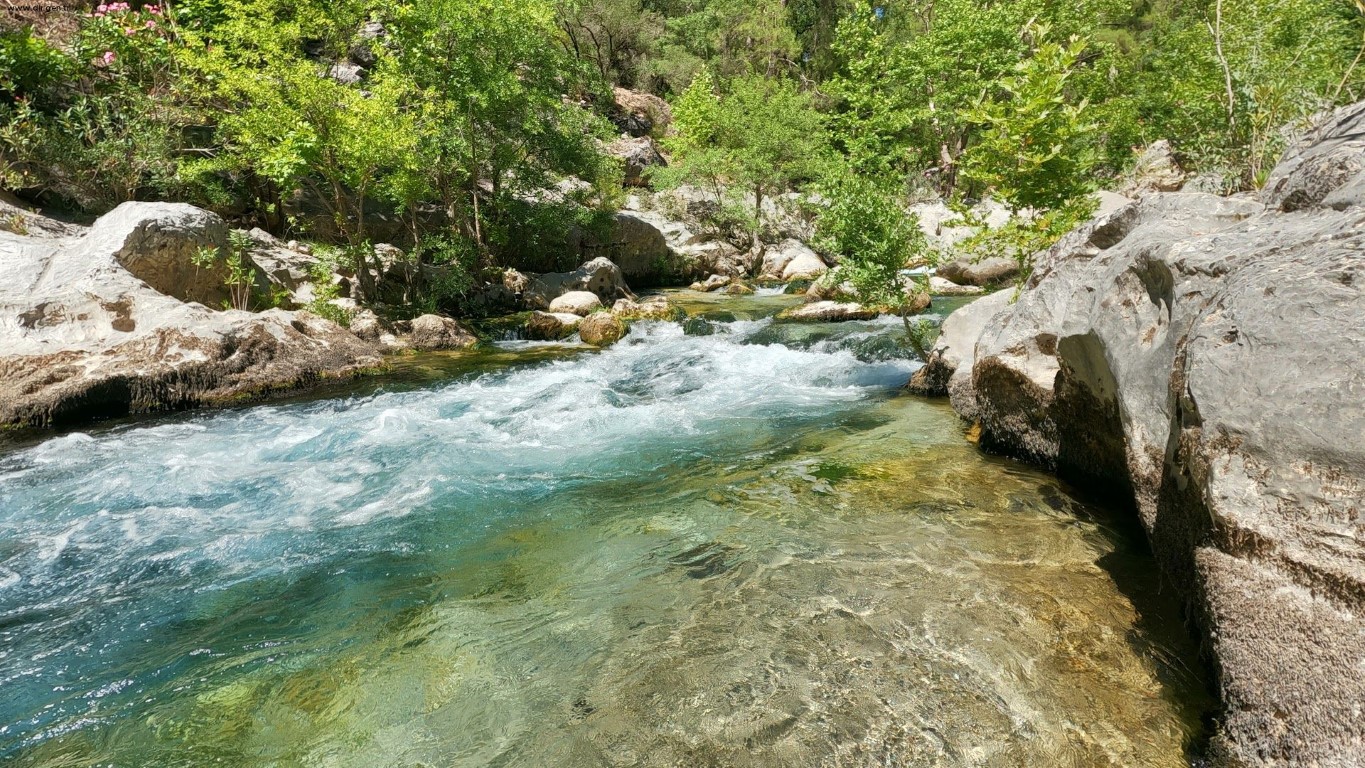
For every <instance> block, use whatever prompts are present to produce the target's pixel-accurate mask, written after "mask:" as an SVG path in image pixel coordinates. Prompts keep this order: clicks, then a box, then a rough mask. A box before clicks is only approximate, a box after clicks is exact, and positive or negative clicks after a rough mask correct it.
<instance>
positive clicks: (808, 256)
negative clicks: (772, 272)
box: [782, 241, 829, 280]
mask: <svg viewBox="0 0 1365 768" xmlns="http://www.w3.org/2000/svg"><path fill="white" fill-rule="evenodd" d="M790 242H795V241H790ZM796 245H797V246H800V247H799V248H798V247H792V248H790V249H789V251H788V252H789V253H791V254H792V257H791V258H790V259H788V260H787V264H786V266H785V267H783V268H782V279H783V280H814V279H816V278H819V277H820V276H821V275H823V274H825V273H826V272H828V271H829V266H828V265H827V264H825V261H824V259H821V258H820V256H819V254H817V253H816V252H815V251H812V250H811V249H810V248H807V247H806V246H805V245H804V244H801V243H796Z"/></svg>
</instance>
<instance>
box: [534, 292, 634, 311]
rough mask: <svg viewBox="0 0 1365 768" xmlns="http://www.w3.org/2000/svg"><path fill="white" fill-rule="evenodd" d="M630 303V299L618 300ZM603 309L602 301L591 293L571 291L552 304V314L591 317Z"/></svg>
mask: <svg viewBox="0 0 1365 768" xmlns="http://www.w3.org/2000/svg"><path fill="white" fill-rule="evenodd" d="M618 301H628V299H618ZM601 308H602V300H601V299H599V298H598V297H597V294H595V293H592V292H590V291H569V292H568V293H566V294H564V295H563V296H559V297H557V298H556V299H555V300H554V301H552V302H550V311H551V312H567V313H569V314H571V315H579V316H586V315H591V314H592V313H594V312H596V311H597V310H599V309H601Z"/></svg>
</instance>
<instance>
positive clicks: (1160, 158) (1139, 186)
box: [1119, 139, 1189, 197]
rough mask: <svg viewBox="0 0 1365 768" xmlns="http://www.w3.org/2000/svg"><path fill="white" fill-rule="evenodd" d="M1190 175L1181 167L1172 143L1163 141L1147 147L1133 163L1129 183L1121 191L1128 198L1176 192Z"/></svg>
mask: <svg viewBox="0 0 1365 768" xmlns="http://www.w3.org/2000/svg"><path fill="white" fill-rule="evenodd" d="M1187 178H1189V174H1187V173H1186V172H1185V170H1184V169H1183V168H1181V167H1180V161H1179V160H1177V159H1176V157H1175V150H1173V149H1172V148H1171V142H1169V141H1167V140H1165V139H1161V140H1159V141H1154V142H1152V143H1151V144H1149V145H1147V148H1146V149H1144V150H1142V153H1141V154H1139V155H1138V157H1137V160H1136V161H1135V162H1134V163H1133V169H1132V170H1131V171H1130V172H1129V174H1128V183H1126V184H1124V185H1123V187H1122V188H1121V189H1120V190H1119V192H1120V193H1121V194H1123V195H1124V196H1126V197H1141V196H1142V195H1146V194H1150V193H1152V192H1175V191H1176V190H1178V189H1180V188H1181V187H1182V186H1184V184H1185V180H1186V179H1187Z"/></svg>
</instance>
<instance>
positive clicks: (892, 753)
mask: <svg viewBox="0 0 1365 768" xmlns="http://www.w3.org/2000/svg"><path fill="white" fill-rule="evenodd" d="M677 296H678V297H679V298H682V299H685V300H686V303H687V307H688V309H689V311H691V312H693V313H694V314H703V313H709V315H710V317H711V318H712V319H713V322H711V323H710V324H709V325H706V326H704V327H699V324H697V323H694V324H692V325H691V326H689V328H690V330H691V331H692V332H694V333H696V332H698V331H700V332H702V333H704V332H706V331H710V333H709V335H687V334H685V333H684V331H683V328H682V327H681V326H680V325H678V324H673V323H640V324H637V325H636V326H635V328H634V329H633V330H632V332H631V334H630V335H629V336H628V337H627V338H626V339H625V340H624V341H623V342H621V343H620V344H618V345H616V346H614V347H611V348H609V349H606V350H603V351H596V350H588V349H584V348H580V347H576V346H574V345H534V344H527V343H519V342H509V343H506V344H503V345H501V348H499V349H493V350H489V351H485V352H479V353H472V354H471V353H458V354H455V353H453V354H447V355H423V356H414V357H409V358H400V359H398V361H397V362H396V364H395V367H394V371H393V373H392V374H390V375H388V376H386V377H383V378H379V379H372V380H366V381H362V382H358V383H354V384H350V385H346V386H345V387H334V388H333V389H331V390H329V391H325V392H323V393H320V394H314V395H312V396H310V397H308V398H300V399H297V400H295V401H291V402H281V403H274V404H268V405H258V406H252V407H244V408H238V409H231V410H220V411H213V412H199V413H193V414H180V415H174V416H165V417H157V418H150V419H139V420H129V421H125V422H122V423H115V424H106V425H101V426H99V427H97V428H91V429H89V430H88V431H86V432H70V433H65V434H60V435H46V436H40V437H38V438H34V437H33V436H31V435H29V436H11V437H10V438H7V440H8V441H9V442H8V443H6V444H4V445H0V762H6V763H7V764H12V765H17V766H44V767H45V768H57V767H58V766H93V765H99V766H198V765H232V766H356V767H357V768H360V767H365V768H369V767H372V766H484V765H488V766H666V765H667V766H873V765H875V766H891V765H897V766H900V765H905V766H1044V765H1046V766H1063V765H1074V766H1135V765H1143V766H1182V765H1189V760H1190V757H1191V752H1190V750H1191V749H1192V748H1195V747H1197V745H1198V742H1199V739H1200V738H1201V734H1202V733H1203V731H1204V723H1203V721H1204V719H1205V718H1206V716H1207V714H1208V712H1209V710H1210V707H1211V701H1210V700H1209V697H1208V694H1207V692H1206V682H1205V672H1204V671H1203V670H1202V668H1201V667H1200V664H1199V662H1198V660H1197V654H1196V649H1195V647H1194V645H1193V643H1192V642H1191V640H1190V639H1189V638H1188V637H1187V635H1186V633H1185V630H1184V627H1183V625H1182V622H1181V618H1180V612H1179V607H1178V606H1177V605H1176V604H1175V603H1174V601H1173V598H1172V597H1171V596H1170V594H1171V592H1173V590H1171V589H1169V588H1168V589H1166V590H1164V591H1163V590H1162V589H1161V584H1160V583H1159V579H1158V576H1157V574H1156V569H1155V565H1154V563H1153V561H1152V558H1151V556H1150V554H1149V553H1148V552H1147V551H1146V550H1145V548H1144V545H1143V543H1142V541H1141V538H1140V535H1139V533H1138V531H1137V529H1136V527H1135V526H1134V525H1133V524H1132V522H1131V515H1129V514H1125V513H1123V512H1120V511H1113V510H1109V509H1107V508H1105V507H1102V506H1096V505H1094V504H1092V503H1088V502H1087V501H1085V500H1082V499H1080V498H1078V497H1076V496H1075V495H1073V494H1072V493H1071V492H1070V491H1069V490H1068V489H1067V488H1065V487H1063V486H1062V485H1060V484H1059V483H1058V482H1057V481H1056V480H1054V479H1053V478H1050V477H1049V476H1047V475H1045V474H1042V473H1040V472H1037V471H1035V470H1032V469H1029V468H1027V467H1024V466H1022V465H1019V464H1016V463H1013V462H1010V461H1006V460H1003V459H998V458H993V457H990V456H986V455H983V454H982V453H981V452H979V451H978V450H977V449H976V448H975V447H974V446H973V445H972V444H971V443H970V442H969V440H968V439H967V428H966V426H965V425H963V424H961V423H960V422H959V421H958V419H957V418H956V416H955V415H954V414H953V413H952V411H951V409H950V408H949V407H948V406H947V405H946V404H944V403H941V402H932V401H926V400H921V399H916V398H913V397H908V396H903V395H899V394H898V391H897V390H898V389H899V387H900V385H901V384H903V383H904V381H905V380H906V378H907V376H908V375H909V373H910V372H911V371H913V369H914V367H915V365H916V364H915V363H913V362H911V361H910V360H908V359H905V356H904V354H903V353H902V352H901V351H900V349H899V347H898V345H897V344H896V343H895V341H894V336H895V333H896V332H897V330H898V328H899V321H882V322H872V323H846V324H840V325H816V326H790V325H781V324H774V323H773V322H772V320H771V319H768V317H767V316H768V315H769V314H771V313H772V312H773V311H775V309H777V308H779V307H781V306H784V305H785V304H789V303H790V302H791V301H792V299H790V298H789V297H783V296H760V297H754V298H723V299H722V298H715V297H699V296H697V295H694V294H677Z"/></svg>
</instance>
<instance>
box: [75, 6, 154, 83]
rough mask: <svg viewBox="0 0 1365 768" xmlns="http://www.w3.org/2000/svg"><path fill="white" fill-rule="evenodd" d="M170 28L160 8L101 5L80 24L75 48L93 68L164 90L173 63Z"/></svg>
mask: <svg viewBox="0 0 1365 768" xmlns="http://www.w3.org/2000/svg"><path fill="white" fill-rule="evenodd" d="M171 37H172V36H171V27H170V24H169V22H168V20H167V19H166V17H165V14H164V12H163V11H162V9H161V6H159V5H146V6H143V7H142V8H134V7H132V6H131V5H129V4H128V3H109V4H102V5H100V6H98V7H97V8H95V10H94V11H92V12H91V13H89V14H88V15H87V16H86V17H85V19H83V21H82V24H81V31H80V35H79V36H78V38H77V40H76V49H77V51H78V53H79V55H80V56H81V58H82V59H84V60H86V61H88V62H89V63H90V65H91V66H93V67H95V68H97V69H100V70H104V71H107V72H108V73H109V74H111V75H117V76H120V77H124V78H128V77H131V78H132V79H133V80H134V81H135V82H136V84H137V85H138V87H141V88H144V89H145V88H148V87H151V88H156V87H162V86H164V85H165V84H166V82H167V75H168V70H169V67H170V64H171V57H172V51H171Z"/></svg>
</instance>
